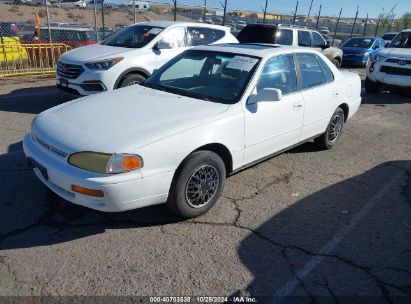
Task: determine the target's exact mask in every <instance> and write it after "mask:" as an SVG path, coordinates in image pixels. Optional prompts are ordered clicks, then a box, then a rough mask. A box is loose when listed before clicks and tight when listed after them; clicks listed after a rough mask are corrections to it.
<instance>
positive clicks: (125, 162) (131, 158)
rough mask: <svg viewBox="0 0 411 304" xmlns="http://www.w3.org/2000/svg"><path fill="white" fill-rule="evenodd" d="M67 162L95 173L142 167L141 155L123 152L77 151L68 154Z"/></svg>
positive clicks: (117, 171) (125, 170) (118, 171)
mask: <svg viewBox="0 0 411 304" xmlns="http://www.w3.org/2000/svg"><path fill="white" fill-rule="evenodd" d="M68 163H69V164H70V165H72V166H75V167H78V168H81V169H84V170H87V171H91V172H97V173H124V172H129V171H134V170H138V169H141V168H142V167H143V159H142V158H141V156H139V155H136V154H123V153H120V154H117V153H114V154H108V153H99V152H79V153H75V154H72V155H70V157H69V159H68Z"/></svg>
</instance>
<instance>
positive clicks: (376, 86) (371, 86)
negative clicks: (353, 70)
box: [364, 77, 381, 93]
mask: <svg viewBox="0 0 411 304" xmlns="http://www.w3.org/2000/svg"><path fill="white" fill-rule="evenodd" d="M364 88H365V91H366V92H367V93H378V92H379V91H380V88H381V83H379V82H374V81H372V80H371V79H369V78H368V77H367V78H365V83H364Z"/></svg>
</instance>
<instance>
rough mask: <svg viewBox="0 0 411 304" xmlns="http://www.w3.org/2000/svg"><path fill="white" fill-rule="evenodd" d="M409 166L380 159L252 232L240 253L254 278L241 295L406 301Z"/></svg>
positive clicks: (410, 278) (409, 292) (410, 272)
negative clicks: (377, 164) (368, 167)
mask: <svg viewBox="0 0 411 304" xmlns="http://www.w3.org/2000/svg"><path fill="white" fill-rule="evenodd" d="M410 168H411V161H393V162H387V163H384V164H381V165H379V166H377V167H375V168H373V169H371V170H370V171H368V172H366V173H364V174H362V175H359V176H355V177H353V178H349V179H346V180H344V181H342V182H339V183H337V184H334V185H332V186H329V187H326V188H324V189H322V190H320V191H317V192H315V193H313V194H311V195H309V196H307V197H303V198H301V200H299V201H298V202H296V203H294V204H292V205H291V206H289V207H288V208H286V209H283V210H282V211H280V212H279V213H278V214H275V215H274V216H272V217H271V218H270V219H269V220H268V221H265V222H264V223H263V224H262V225H260V226H259V227H257V228H255V229H250V234H249V236H248V237H247V238H245V239H244V240H243V241H242V242H241V244H240V246H239V249H238V254H239V256H240V259H241V261H242V263H243V264H244V265H245V266H246V267H247V268H248V270H249V271H250V272H251V273H252V276H253V277H254V279H253V281H252V282H251V284H249V285H248V287H247V288H246V290H245V291H242V292H238V293H237V294H236V295H240V294H243V293H244V294H248V295H251V296H270V297H271V298H266V300H269V301H271V302H273V300H274V302H275V303H276V301H277V300H280V299H282V300H284V298H281V296H285V295H290V296H292V297H291V298H287V300H286V301H285V303H289V302H291V303H294V302H295V303H302V302H303V303H318V302H319V303H359V302H361V303H381V302H384V303H407V302H406V301H409V299H410V296H411V263H410V261H411V229H410V227H411V172H410V171H408V170H409V169H410ZM390 183H391V184H390ZM244 212H246V211H244ZM247 229H248V228H247ZM273 296H278V297H276V298H273ZM341 296H343V297H342V298H341ZM358 296H363V297H361V298H358ZM294 297H295V298H294ZM344 297H345V298H344ZM262 302H264V301H262ZM274 302H273V303H274ZM264 303H265V302H264Z"/></svg>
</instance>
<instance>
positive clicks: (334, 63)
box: [331, 58, 341, 69]
mask: <svg viewBox="0 0 411 304" xmlns="http://www.w3.org/2000/svg"><path fill="white" fill-rule="evenodd" d="M331 62H332V64H333V65H334V66H335V67H336V68H337V69H339V68H340V67H341V63H340V61H339V60H338V59H337V58H334V59H333V60H331Z"/></svg>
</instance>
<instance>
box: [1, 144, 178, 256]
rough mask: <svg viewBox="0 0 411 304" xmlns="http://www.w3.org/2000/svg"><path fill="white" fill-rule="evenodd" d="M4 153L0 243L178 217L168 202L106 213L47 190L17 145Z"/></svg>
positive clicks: (24, 243) (31, 243)
mask: <svg viewBox="0 0 411 304" xmlns="http://www.w3.org/2000/svg"><path fill="white" fill-rule="evenodd" d="M20 145H21V142H20V143H18V144H16V148H13V149H11V150H13V151H12V152H9V153H7V154H4V155H0V193H1V195H0V209H1V212H0V249H3V250H4V249H12V248H28V247H36V246H46V245H52V244H56V243H61V242H67V241H71V240H75V239H78V238H83V237H86V236H90V235H95V234H100V233H103V232H104V231H105V229H108V228H110V229H116V228H139V227H147V226H153V225H161V224H165V223H173V222H178V221H179V219H178V218H176V217H175V216H174V215H173V214H172V213H171V212H169V211H168V209H167V208H166V206H165V205H158V206H152V207H147V208H142V209H137V210H132V211H127V212H121V213H103V212H99V211H95V210H92V209H88V208H85V207H81V206H78V205H75V204H72V203H70V202H67V201H65V200H63V199H61V198H59V197H58V196H57V195H55V194H53V193H52V192H51V191H48V190H47V189H46V187H45V186H43V184H42V183H41V182H40V181H38V180H37V178H36V177H35V175H34V173H33V171H32V169H30V168H29V167H28V166H27V165H26V161H25V158H24V153H23V152H22V151H21V150H17V147H18V146H20Z"/></svg>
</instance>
